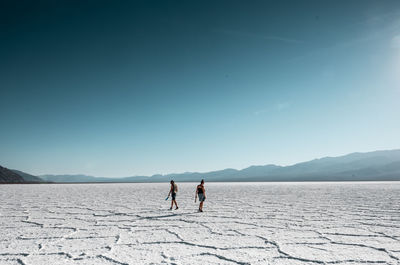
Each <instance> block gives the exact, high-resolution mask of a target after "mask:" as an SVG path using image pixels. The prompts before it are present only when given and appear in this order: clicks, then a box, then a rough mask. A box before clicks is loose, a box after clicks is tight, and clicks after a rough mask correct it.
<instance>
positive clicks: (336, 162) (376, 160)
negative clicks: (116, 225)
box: [40, 149, 400, 182]
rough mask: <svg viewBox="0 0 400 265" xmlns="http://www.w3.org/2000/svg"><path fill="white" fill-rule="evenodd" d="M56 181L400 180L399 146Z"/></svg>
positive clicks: (49, 177) (46, 177) (58, 178)
mask: <svg viewBox="0 0 400 265" xmlns="http://www.w3.org/2000/svg"><path fill="white" fill-rule="evenodd" d="M40 177H41V178H42V179H43V180H45V181H53V182H165V181H169V180H170V179H174V180H175V181H196V182H197V181H199V180H200V179H205V180H206V181H352V180H353V181H361V180H365V181H368V180H371V181H372V180H377V181H379V180H382V181H388V180H400V149H397V150H388V151H374V152H367V153H351V154H348V155H344V156H339V157H324V158H320V159H314V160H311V161H307V162H302V163H297V164H294V165H291V166H277V165H271V164H270V165H265V166H250V167H248V168H245V169H242V170H236V169H231V168H228V169H224V170H218V171H211V172H206V173H198V172H186V173H180V174H167V175H160V174H157V175H153V176H150V177H148V176H133V177H125V178H98V177H93V176H86V175H42V176H40Z"/></svg>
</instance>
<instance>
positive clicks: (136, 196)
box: [0, 182, 400, 265]
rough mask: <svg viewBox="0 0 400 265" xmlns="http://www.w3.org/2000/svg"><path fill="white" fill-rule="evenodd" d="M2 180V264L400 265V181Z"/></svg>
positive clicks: (0, 188)
mask: <svg viewBox="0 0 400 265" xmlns="http://www.w3.org/2000/svg"><path fill="white" fill-rule="evenodd" d="M196 184H197V183H178V185H179V192H178V196H177V201H178V205H179V209H178V210H172V211H169V203H170V201H165V197H166V195H167V193H168V190H169V185H168V183H163V184H160V183H159V184H43V185H1V186H0V239H1V241H0V264H20V265H21V264H26V265H33V264H36V265H46V264H49V265H54V264H77V265H82V264H93V265H94V264H96V265H102V264H110V265H115V264H120V265H121V264H201V265H206V264H288V265H289V264H290V265H292V264H293V265H297V264H400V182H397V183H396V182H386V183H383V182H382V183H377V182H370V183H356V182H353V183H206V186H205V187H206V192H207V199H206V202H205V203H204V212H203V213H198V212H197V208H198V205H197V204H195V203H194V191H195V187H196Z"/></svg>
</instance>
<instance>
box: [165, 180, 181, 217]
mask: <svg viewBox="0 0 400 265" xmlns="http://www.w3.org/2000/svg"><path fill="white" fill-rule="evenodd" d="M177 192H178V185H176V184H175V182H174V181H173V180H171V188H170V189H169V193H168V197H169V195H171V196H172V200H171V208H169V209H170V210H172V207H173V206H174V203H175V206H176V208H175V210H178V209H179V207H178V204H177V203H176V193H177Z"/></svg>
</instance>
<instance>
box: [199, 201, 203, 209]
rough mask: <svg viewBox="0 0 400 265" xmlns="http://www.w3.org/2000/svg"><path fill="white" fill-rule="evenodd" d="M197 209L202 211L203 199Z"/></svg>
mask: <svg viewBox="0 0 400 265" xmlns="http://www.w3.org/2000/svg"><path fill="white" fill-rule="evenodd" d="M199 209H200V211H203V201H201V202H200V206H199Z"/></svg>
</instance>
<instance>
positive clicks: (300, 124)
mask: <svg viewBox="0 0 400 265" xmlns="http://www.w3.org/2000/svg"><path fill="white" fill-rule="evenodd" d="M0 10H1V11H0V22H1V24H0V29H1V31H0V32H1V34H0V92H1V94H0V95H1V104H0V120H1V125H0V126H1V127H0V128H1V129H0V146H1V148H0V165H2V166H6V167H9V168H15V169H19V170H23V171H26V172H29V173H32V174H46V173H52V174H67V173H68V174H78V173H82V174H88V175H95V176H106V177H122V176H132V175H152V174H156V173H163V174H165V173H172V172H185V171H200V172H203V171H210V170H217V169H224V168H228V167H229V168H238V169H240V168H244V167H247V166H250V165H263V164H270V163H273V164H279V165H288V164H294V163H297V162H301V161H305V160H310V159H314V158H318V157H323V156H336V155H342V154H346V153H350V152H355V151H361V152H362V151H373V150H380V149H396V148H400V137H399V135H400V115H399V114H400V107H399V106H400V104H399V103H398V102H399V99H400V87H399V85H400V80H399V79H400V75H399V73H400V3H399V2H398V1H346V2H345V1H304V2H301V3H300V1H276V2H273V1H254V2H253V1H252V2H251V3H250V2H248V1H197V2H195V1H136V2H135V1H118V2H112V1H109V2H107V1H104V2H103V1H78V2H74V1H57V2H54V1H49V2H41V3H40V4H38V3H36V2H34V1H32V2H29V1H27V2H22V3H13V2H12V1H9V2H8V1H6V2H3V3H2V7H1V8H0Z"/></svg>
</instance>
